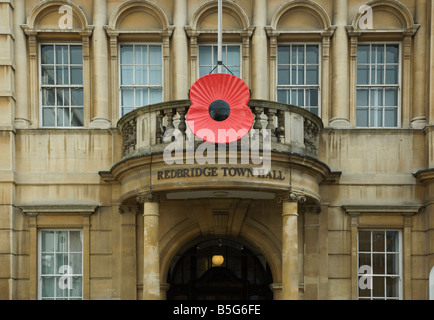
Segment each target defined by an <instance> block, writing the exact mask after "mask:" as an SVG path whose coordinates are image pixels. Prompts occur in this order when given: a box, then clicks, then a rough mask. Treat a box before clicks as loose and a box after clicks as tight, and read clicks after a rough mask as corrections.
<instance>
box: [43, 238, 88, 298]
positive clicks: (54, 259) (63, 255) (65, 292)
mask: <svg viewBox="0 0 434 320" xmlns="http://www.w3.org/2000/svg"><path fill="white" fill-rule="evenodd" d="M82 270H83V237H82V232H81V231H80V230H41V231H40V233H39V298H40V299H42V300H80V299H82V296H83V271H82Z"/></svg>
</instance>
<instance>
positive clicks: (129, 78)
mask: <svg viewBox="0 0 434 320" xmlns="http://www.w3.org/2000/svg"><path fill="white" fill-rule="evenodd" d="M133 79H134V78H133V66H122V67H121V84H122V85H133V84H134V83H133V82H134V81H133Z"/></svg>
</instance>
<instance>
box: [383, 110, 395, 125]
mask: <svg viewBox="0 0 434 320" xmlns="http://www.w3.org/2000/svg"><path fill="white" fill-rule="evenodd" d="M384 113H385V114H384V117H385V119H384V126H386V127H389V128H395V127H397V126H398V109H397V108H386V109H385V111H384Z"/></svg>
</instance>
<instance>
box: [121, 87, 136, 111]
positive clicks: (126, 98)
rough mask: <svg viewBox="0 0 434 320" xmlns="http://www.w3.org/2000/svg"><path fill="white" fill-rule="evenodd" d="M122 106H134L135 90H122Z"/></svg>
mask: <svg viewBox="0 0 434 320" xmlns="http://www.w3.org/2000/svg"><path fill="white" fill-rule="evenodd" d="M121 104H122V106H125V107H130V106H134V89H131V88H123V89H122V90H121Z"/></svg>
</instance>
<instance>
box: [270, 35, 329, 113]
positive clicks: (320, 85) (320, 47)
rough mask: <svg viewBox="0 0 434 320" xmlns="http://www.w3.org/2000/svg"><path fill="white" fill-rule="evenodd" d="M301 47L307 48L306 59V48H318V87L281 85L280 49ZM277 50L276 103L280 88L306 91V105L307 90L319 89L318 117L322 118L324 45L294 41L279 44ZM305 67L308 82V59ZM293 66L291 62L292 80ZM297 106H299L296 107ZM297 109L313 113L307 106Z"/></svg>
mask: <svg viewBox="0 0 434 320" xmlns="http://www.w3.org/2000/svg"><path fill="white" fill-rule="evenodd" d="M300 45H303V46H304V48H305V54H304V55H305V58H306V46H309V45H316V46H318V85H292V84H291V85H279V65H280V64H279V47H281V46H290V49H292V47H293V46H300ZM276 49H277V51H276V74H275V77H276V78H275V81H276V87H275V89H274V90H275V93H276V101H278V91H279V88H288V89H289V90H292V89H294V88H299V89H304V102H305V103H304V104H306V89H309V88H313V89H315V88H318V117H321V114H322V92H321V89H322V60H323V55H322V43H321V42H320V41H312V42H292V41H290V42H288V41H286V42H279V43H278V44H277V48H276ZM303 65H304V66H305V70H304V79H305V82H306V72H307V68H306V66H307V65H308V64H306V59H305V63H304V64H303ZM292 66H293V64H292V62H291V63H290V64H289V70H290V71H289V73H290V74H289V77H290V79H291V75H292ZM290 104H292V105H295V104H293V103H290ZM295 106H297V105H295ZM297 107H299V108H303V109H305V110H307V111H309V112H312V111H310V110H309V109H307V108H306V106H297ZM308 108H309V107H308Z"/></svg>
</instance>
